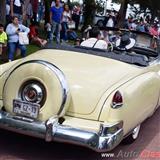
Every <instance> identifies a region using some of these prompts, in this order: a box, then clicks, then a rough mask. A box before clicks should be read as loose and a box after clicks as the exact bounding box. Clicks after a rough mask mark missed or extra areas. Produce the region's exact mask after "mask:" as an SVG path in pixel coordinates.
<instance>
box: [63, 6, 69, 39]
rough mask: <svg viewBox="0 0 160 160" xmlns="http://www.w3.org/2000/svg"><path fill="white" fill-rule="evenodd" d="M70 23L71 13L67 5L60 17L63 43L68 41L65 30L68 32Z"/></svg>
mask: <svg viewBox="0 0 160 160" xmlns="http://www.w3.org/2000/svg"><path fill="white" fill-rule="evenodd" d="M69 21H71V13H70V10H69V6H68V5H67V4H65V5H64V12H63V16H62V39H63V40H64V41H67V40H68V37H67V30H68V23H69Z"/></svg>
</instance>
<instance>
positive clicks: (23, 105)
mask: <svg viewBox="0 0 160 160" xmlns="http://www.w3.org/2000/svg"><path fill="white" fill-rule="evenodd" d="M39 109H40V105H39V104H37V103H31V102H26V101H22V100H18V99H14V100H13V112H14V113H16V114H17V115H21V116H25V117H29V118H34V119H35V118H37V117H38V114H39Z"/></svg>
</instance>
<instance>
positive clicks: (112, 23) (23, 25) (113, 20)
mask: <svg viewBox="0 0 160 160" xmlns="http://www.w3.org/2000/svg"><path fill="white" fill-rule="evenodd" d="M81 10H82V9H81V7H80V5H75V6H73V7H72V9H71V8H70V6H68V4H65V3H64V2H62V1H61V0H53V1H52V3H51V6H50V19H49V22H48V23H46V22H45V19H44V12H45V7H44V2H43V1H41V2H39V1H38V0H25V1H24V0H6V26H3V25H2V24H0V57H1V55H2V53H3V52H6V48H7V49H8V54H7V55H8V61H12V60H14V56H15V54H16V53H17V52H21V56H22V57H25V56H26V43H24V44H20V43H19V38H20V33H21V32H24V33H26V34H27V35H28V37H29V43H32V44H35V45H37V46H40V47H44V46H45V45H46V44H47V43H50V42H52V41H53V40H54V39H55V40H56V43H57V44H60V43H66V42H68V40H69V39H71V40H74V41H75V44H78V45H82V46H85V45H88V46H92V47H93V46H94V47H95V46H101V47H100V48H103V49H104V48H108V44H110V41H112V37H114V35H113V33H112V32H107V33H106V32H103V33H102V32H100V31H99V30H98V28H97V27H96V28H95V27H94V29H93V30H92V32H90V34H88V36H87V34H86V35H85V36H84V34H82V40H80V39H79V38H78V36H77V33H76V32H77V31H78V30H79V23H80V15H81ZM118 18H119V15H118V12H115V11H109V12H107V14H106V16H105V19H104V26H106V27H116V26H117V23H118ZM41 21H43V22H44V23H45V25H44V28H43V29H44V30H45V32H44V33H46V34H45V35H46V36H45V35H43V38H41V35H40V34H39V32H38V30H39V27H38V25H39V22H41ZM72 22H74V24H75V28H74V30H73V29H71V28H70V27H69V26H70V24H71V23H72ZM89 28H90V29H91V27H89ZM123 28H125V29H128V30H136V31H140V32H147V33H149V34H151V35H152V36H153V37H156V38H157V39H158V38H160V26H159V22H158V21H154V23H151V18H150V16H147V17H145V18H142V17H141V18H133V17H131V16H130V17H128V19H126V20H125V22H124V26H123ZM90 29H89V30H90ZM85 32H86V30H84V33H85ZM86 33H87V32H86ZM88 33H89V32H88ZM106 37H107V38H106ZM108 37H109V38H108ZM83 38H84V39H83ZM88 38H90V39H88ZM97 39H98V40H97ZM102 39H103V41H101V40H102ZM83 40H85V41H84V42H82V43H81V41H83ZM77 42H78V43H77ZM80 43H81V44H80Z"/></svg>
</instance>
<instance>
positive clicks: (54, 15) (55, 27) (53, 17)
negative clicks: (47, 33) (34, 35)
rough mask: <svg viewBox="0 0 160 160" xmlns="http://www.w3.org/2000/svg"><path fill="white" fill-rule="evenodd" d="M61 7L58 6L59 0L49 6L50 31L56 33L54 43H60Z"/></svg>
mask: <svg viewBox="0 0 160 160" xmlns="http://www.w3.org/2000/svg"><path fill="white" fill-rule="evenodd" d="M62 14H63V7H61V6H60V0H56V2H55V6H53V7H51V11H50V23H51V24H52V32H53V34H54V33H55V34H56V43H57V44H59V43H60V30H61V20H62Z"/></svg>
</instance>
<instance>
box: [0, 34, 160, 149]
mask: <svg viewBox="0 0 160 160" xmlns="http://www.w3.org/2000/svg"><path fill="white" fill-rule="evenodd" d="M146 36H147V38H145V37H146ZM149 38H150V40H151V37H150V36H148V35H144V34H138V33H137V36H136V45H135V46H134V47H133V48H131V50H124V51H122V50H119V48H116V47H115V48H114V50H113V51H111V52H108V51H105V50H101V49H95V48H87V47H81V46H80V47H69V46H64V47H63V46H61V47H60V48H50V49H42V50H40V51H38V52H36V53H34V54H32V55H30V56H28V57H26V58H23V59H20V60H16V61H13V62H10V63H6V64H3V65H1V66H0V128H1V129H7V130H9V131H13V132H18V133H20V134H26V135H29V136H33V137H39V138H43V139H45V140H46V141H49V142H50V141H58V142H62V143H72V144H76V145H81V146H84V147H88V148H90V149H93V150H94V151H97V152H105V151H110V150H112V149H113V148H115V147H116V146H117V145H118V144H119V143H120V142H121V141H122V140H126V141H127V142H129V143H131V142H133V141H134V140H136V139H137V138H138V134H139V131H140V126H141V124H142V123H143V121H144V120H145V119H146V118H148V117H150V116H151V115H152V114H153V113H154V112H155V110H156V109H157V108H158V107H159V105H160V74H159V73H160V56H159V53H158V52H157V51H156V50H153V49H152V48H150V41H149ZM130 51H132V52H130Z"/></svg>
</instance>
